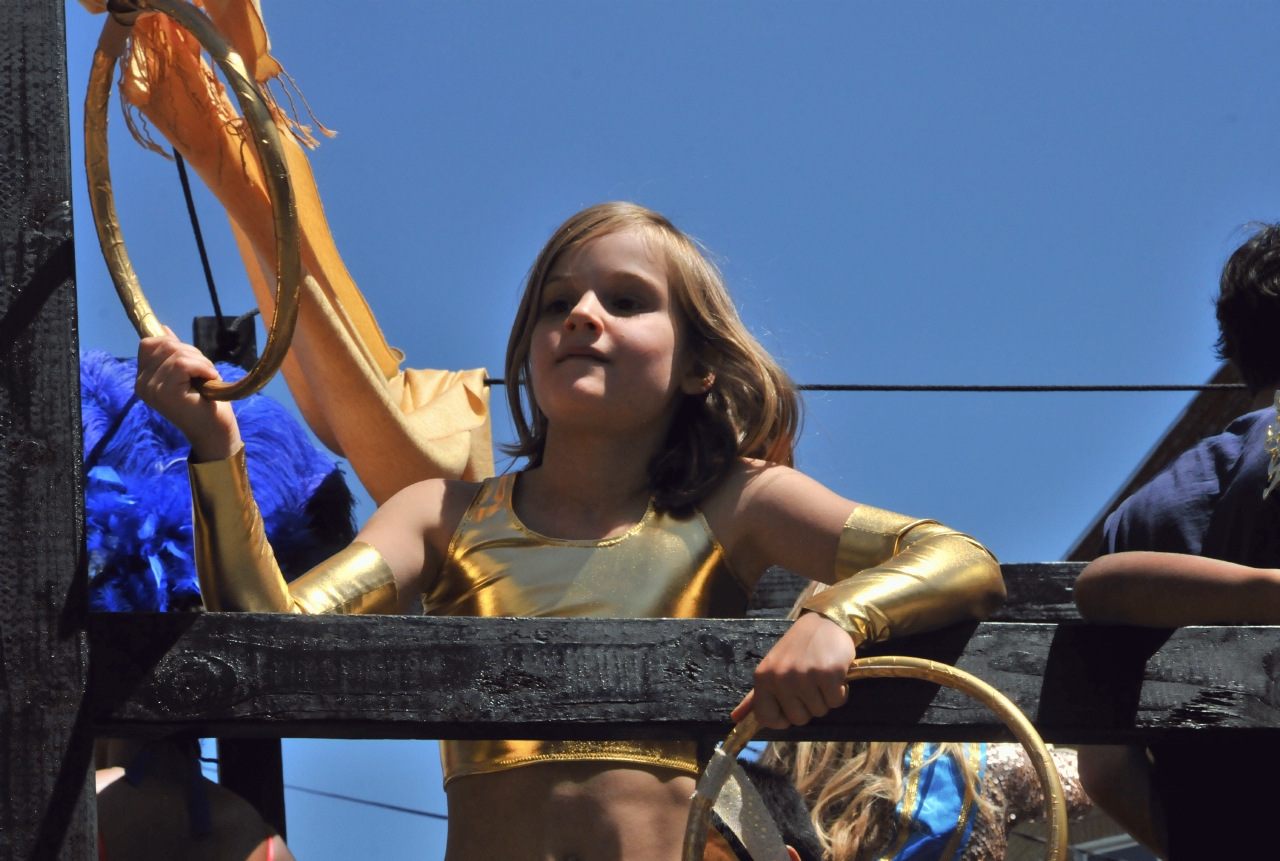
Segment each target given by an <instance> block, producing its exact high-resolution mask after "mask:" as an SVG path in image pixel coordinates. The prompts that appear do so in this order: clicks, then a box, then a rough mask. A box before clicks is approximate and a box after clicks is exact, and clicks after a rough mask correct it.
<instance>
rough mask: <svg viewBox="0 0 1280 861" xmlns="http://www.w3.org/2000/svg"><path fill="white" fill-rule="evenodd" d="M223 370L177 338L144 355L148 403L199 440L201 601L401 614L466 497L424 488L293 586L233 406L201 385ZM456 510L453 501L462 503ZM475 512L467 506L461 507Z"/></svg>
mask: <svg viewBox="0 0 1280 861" xmlns="http://www.w3.org/2000/svg"><path fill="white" fill-rule="evenodd" d="M217 378H218V372H217V370H216V369H215V368H214V366H213V363H211V362H210V361H209V360H208V359H206V358H205V357H204V356H203V355H202V354H200V352H199V351H198V350H196V349H195V348H194V347H192V346H190V345H188V344H183V343H181V342H180V341H178V339H177V338H176V337H175V336H174V335H173V333H172V332H170V333H169V334H168V335H167V336H164V337H159V338H147V339H145V340H143V341H142V343H141V345H140V346H139V348H138V380H137V385H136V391H137V393H138V395H139V397H140V398H141V399H142V400H143V401H144V402H146V403H147V404H148V405H149V406H151V407H152V408H154V409H155V410H156V411H157V412H159V413H160V414H161V415H163V416H164V417H165V418H166V419H168V420H169V421H170V422H172V423H173V424H174V425H175V426H176V427H177V428H178V429H179V430H180V431H182V433H183V434H184V435H185V436H186V437H187V439H188V440H189V441H190V442H191V456H190V458H189V461H188V468H189V471H190V475H191V492H192V502H193V506H192V508H193V510H192V526H193V532H194V536H193V537H194V540H195V552H196V570H197V573H198V575H199V578H200V590H201V596H202V598H203V599H204V603H205V607H206V608H207V609H209V610H223V611H228V610H230V611H235V610H242V611H257V612H284V613H290V612H292V613H335V612H336V613H394V612H397V611H399V610H402V609H404V608H405V606H406V605H407V604H408V602H409V600H410V599H412V597H413V596H414V595H415V594H417V592H418V591H420V585H421V579H422V576H423V572H424V570H427V569H430V570H435V569H434V568H432V567H431V566H432V563H433V561H434V563H435V568H438V567H439V561H438V559H435V558H434V557H436V556H438V555H439V554H438V553H436V552H435V545H436V542H435V541H434V540H433V539H434V538H435V537H436V536H435V534H434V533H435V532H436V531H438V530H436V529H433V526H439V523H437V522H436V521H439V520H440V518H441V516H442V515H443V512H444V509H445V508H446V507H457V501H458V500H457V497H458V496H459V494H458V493H457V492H450V489H449V488H448V487H446V484H451V483H446V482H439V481H436V482H422V483H421V484H419V485H415V486H413V487H410V488H406V489H405V490H404V491H402V492H401V493H400V494H398V495H397V496H396V497H395V498H393V499H391V500H389V501H388V502H387V503H386V504H385V505H384V506H383V507H382V508H381V509H380V510H379V511H378V512H377V513H376V514H375V515H374V517H373V518H371V519H370V522H369V524H368V525H366V527H365V528H364V529H363V530H361V532H360V534H359V535H358V536H357V538H356V541H355V542H354V543H353V544H351V545H350V546H349V547H348V548H346V549H345V550H343V551H342V552H340V553H338V554H337V555H335V556H334V557H332V558H331V559H329V560H327V561H325V562H323V563H321V564H320V565H318V566H316V567H315V568H313V569H312V570H311V571H309V572H307V573H306V574H304V575H302V576H301V577H299V578H298V579H297V580H295V581H294V582H293V583H292V584H286V583H285V580H284V577H283V576H282V574H281V572H280V569H279V567H278V565H277V564H276V559H275V554H274V553H273V552H272V549H271V545H270V544H269V543H268V542H267V538H266V531H265V529H264V526H263V523H262V516H261V514H260V513H259V511H258V506H257V503H256V502H255V501H254V499H253V494H252V492H251V490H250V487H249V477H248V472H247V470H246V465H245V452H244V447H243V445H242V444H241V442H240V433H239V429H238V427H237V425H236V420H235V415H234V413H233V412H232V410H231V406H230V404H227V403H223V402H213V401H209V400H206V399H205V398H203V397H201V396H200V394H199V393H198V392H196V391H195V390H194V388H193V387H192V381H193V380H196V379H217ZM447 503H453V505H452V506H449V505H447ZM461 505H462V508H463V509H465V506H466V502H465V501H464V502H462V503H461Z"/></svg>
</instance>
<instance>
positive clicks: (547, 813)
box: [137, 203, 1004, 861]
mask: <svg viewBox="0 0 1280 861" xmlns="http://www.w3.org/2000/svg"><path fill="white" fill-rule="evenodd" d="M216 377H217V372H216V371H215V370H214V368H213V365H212V364H210V363H209V362H208V361H207V360H206V359H204V357H203V356H201V355H200V354H199V353H198V352H197V351H196V350H195V349H194V348H192V347H190V346H187V345H184V344H181V343H179V342H178V340H177V339H176V338H175V337H173V336H172V335H169V336H167V337H162V338H152V339H147V340H145V341H143V342H142V346H141V347H140V349H139V362H138V384H137V391H138V394H139V395H140V396H141V397H142V398H143V399H144V400H145V401H146V402H147V403H149V404H151V405H152V406H153V407H154V408H155V409H156V410H158V411H159V412H161V413H162V414H163V415H165V416H166V417H168V418H169V419H170V420H171V421H172V422H173V423H174V424H175V425H177V427H178V428H179V429H180V430H182V432H183V433H184V434H185V435H186V436H187V438H188V439H189V440H190V441H191V458H190V470H191V483H192V493H193V497H194V513H195V516H194V520H195V540H196V554H197V559H198V569H199V573H200V580H201V591H202V594H203V599H204V602H205V606H206V607H207V608H208V609H210V610H253V611H278V612H302V613H323V612H343V613H397V612H404V611H406V610H407V609H408V608H409V606H410V603H411V602H412V601H414V600H416V599H417V598H418V596H421V600H422V602H423V605H424V607H425V609H426V612H427V613H429V614H433V615H455V616H467V615H476V616H592V617H606V618H608V617H614V618H617V617H706V616H740V615H742V614H743V613H744V611H745V609H746V606H747V602H748V599H749V597H750V595H751V591H752V589H753V587H754V586H755V584H756V582H757V580H758V579H759V577H760V576H761V574H763V572H764V571H765V569H767V568H768V567H769V566H771V565H782V566H785V567H786V568H789V569H790V570H792V571H795V572H797V573H799V574H802V575H804V576H807V577H810V578H812V579H814V580H817V581H820V582H823V583H832V584H835V585H834V586H833V587H832V588H830V589H827V590H825V591H824V592H822V593H821V594H819V595H816V596H815V597H813V598H812V599H810V600H809V601H808V602H807V603H806V605H805V609H806V612H805V613H804V614H803V615H802V616H801V617H800V618H799V619H798V620H797V621H796V622H795V623H794V625H793V626H792V627H791V629H790V630H789V631H788V632H787V634H786V635H785V636H783V637H782V639H781V640H779V641H778V643H777V644H776V645H775V646H774V648H773V649H772V650H771V651H770V652H769V654H768V655H766V657H765V658H764V660H763V661H761V663H760V665H759V667H758V669H757V670H756V673H755V680H754V681H755V688H754V690H753V691H752V692H751V693H749V694H748V695H747V697H746V698H745V699H744V700H743V701H742V702H741V703H740V704H739V705H738V707H737V708H736V709H735V710H734V712H733V717H734V719H735V720H738V719H741V718H742V717H743V716H744V715H746V714H747V713H748V712H750V711H752V710H754V711H755V713H756V715H757V717H758V718H759V720H760V722H761V724H762V725H763V726H765V727H769V728H773V729H784V728H786V727H787V726H790V725H793V724H804V723H806V722H808V721H809V720H810V719H811V718H813V717H816V716H820V715H823V714H826V713H827V711H829V710H830V709H832V708H835V707H837V706H839V705H841V704H842V703H843V702H844V701H845V696H846V687H845V682H844V674H845V671H846V669H847V668H848V666H849V663H850V661H851V660H852V659H853V657H854V655H855V650H856V647H857V646H858V645H859V644H861V643H863V642H868V641H871V642H878V641H881V640H884V639H886V638H888V637H890V636H897V635H900V634H905V633H909V632H915V631H921V630H926V629H929V628H934V627H938V626H941V625H946V624H949V623H951V622H955V621H958V620H961V619H969V618H982V617H983V616H984V615H986V614H987V613H989V612H990V611H991V610H992V609H994V608H995V607H996V606H998V605H999V604H1000V602H1001V601H1002V600H1003V597H1004V585H1003V582H1002V581H1001V578H1000V569H999V566H998V565H997V563H996V561H995V559H994V558H993V557H992V556H991V554H990V553H988V552H987V551H986V550H985V549H984V548H983V547H982V546H981V545H980V544H978V543H977V542H976V541H974V540H973V539H971V538H969V537H967V536H965V535H962V534H960V533H957V532H954V531H952V530H950V529H947V528H945V527H943V526H941V525H939V524H938V523H937V522H935V521H931V520H920V519H916V518H911V517H904V516H902V515H897V514H892V513H889V512H886V511H881V510H878V509H874V508H870V507H868V506H862V505H857V504H855V503H853V502H850V501H849V500H846V499H843V498H841V497H840V496H838V495H836V494H835V493H832V492H831V491H830V490H827V489H826V488H825V487H823V486H822V485H820V484H818V483H817V482H816V481H813V480H812V479H810V478H807V477H805V476H804V475H802V474H800V473H798V472H796V471H795V470H793V469H791V468H790V464H791V463H792V447H793V444H794V441H795V435H796V432H797V427H798V425H799V404H798V401H797V397H796V393H795V389H794V387H793V386H792V384H791V382H790V381H789V380H788V379H787V377H786V376H785V374H783V372H782V371H781V370H780V369H779V368H778V366H777V364H776V363H775V362H774V361H773V359H772V358H771V357H770V356H769V355H768V354H767V353H766V352H765V351H764V349H763V348H762V347H761V346H760V345H759V344H758V343H756V341H755V340H754V339H753V338H752V337H751V335H750V334H749V333H748V332H747V331H746V328H745V327H744V326H743V325H742V322H741V321H740V320H739V319H738V315H737V312H736V310H735V309H734V307H733V303H732V301H731V300H730V298H729V295H728V292H727V290H726V289H725V286H724V284H723V281H722V279H721V277H720V274H719V272H717V271H716V269H715V267H714V266H712V265H711V264H710V263H709V262H708V261H707V260H706V259H705V258H704V257H703V256H702V254H701V253H699V251H698V249H697V247H696V246H695V245H694V243H693V242H692V241H690V239H689V238H688V237H686V236H685V235H684V234H683V233H681V232H680V231H679V230H677V229H676V228H675V227H674V226H673V225H672V224H671V223H670V222H669V221H667V220H666V219H665V218H663V217H662V216H660V215H658V214H656V213H654V212H651V211H649V210H647V209H644V208H642V207H639V206H635V205H632V204H625V203H609V204H603V205H600V206H595V207H592V208H590V209H587V210H585V211H583V212H580V213H578V214H577V215H575V216H573V217H572V218H570V219H569V220H568V221H567V222H565V224H563V225H562V226H561V227H560V228H559V229H558V230H557V231H556V232H555V234H554V235H553V236H552V238H551V240H550V241H549V242H548V243H547V245H546V247H545V248H544V249H543V250H542V252H541V253H540V254H539V255H538V259H537V261H536V262H535V263H534V266H533V269H532V271H531V273H530V276H529V280H528V284H527V286H526V290H525V294H524V297H523V299H522V300H521V303H520V309H519V311H518V312H517V317H516V323H515V327H514V328H513V329H512V333H511V338H510V341H509V343H508V347H507V359H506V378H507V381H508V390H507V391H508V399H509V401H510V405H511V410H512V415H513V419H514V423H515V427H516V432H517V434H518V437H519V442H518V444H517V445H515V446H514V447H513V449H512V453H514V454H516V455H519V456H523V457H525V458H527V467H526V468H525V469H524V470H522V471H520V472H517V473H511V474H507V475H503V476H499V477H497V478H493V479H487V480H485V481H483V482H464V481H445V480H431V481H424V482H420V483H417V484H414V485H412V486H410V487H406V488H405V489H404V490H402V491H401V492H400V493H398V494H396V495H395V496H394V497H393V498H391V499H390V500H389V501H388V502H387V503H386V504H384V505H383V506H382V507H381V508H380V509H379V510H378V511H377V512H376V513H375V514H374V516H373V517H372V518H370V520H369V522H368V524H367V525H366V526H365V528H364V529H363V530H362V531H361V532H360V534H359V535H358V536H357V540H356V542H355V543H354V544H352V545H351V546H350V547H349V548H348V549H347V550H345V551H343V552H341V553H339V554H338V555H337V556H335V557H334V558H333V559H331V560H329V561H328V562H326V563H324V564H322V565H320V566H318V567H317V568H315V569H313V570H312V571H311V572H309V573H308V574H306V575H304V576H303V577H301V578H299V579H298V580H296V581H294V582H293V583H292V584H290V585H286V584H285V582H284V580H283V579H282V578H281V577H280V576H279V573H278V571H277V569H276V566H275V563H274V559H273V556H272V552H271V548H270V546H269V545H268V544H267V543H266V539H265V538H264V535H263V531H262V525H261V518H260V517H259V516H258V513H257V507H256V505H255V504H254V502H253V498H252V496H251V495H250V490H249V485H248V480H247V476H246V473H245V466H244V464H245V456H246V455H245V452H244V450H243V447H242V446H241V444H240V438H239V433H238V431H237V428H236V424H235V420H234V416H233V415H232V412H231V409H230V407H229V405H227V404H225V403H215V402H212V401H207V400H204V399H203V398H201V397H200V396H199V395H198V394H197V393H196V392H195V391H194V390H193V389H192V386H191V382H192V380H193V379H209V378H216ZM853 575H857V576H856V577H855V576H853ZM441 757H442V759H443V764H444V772H445V787H446V791H447V794H448V798H449V823H450V828H449V840H448V848H447V851H446V858H447V859H450V861H462V859H473V858H495V859H496V858H502V859H533V858H539V859H541V858H554V859H563V861H568V859H578V861H589V859H606V858H626V859H654V861H659V859H662V861H671V859H675V858H678V857H679V854H680V844H681V835H682V833H683V830H684V825H685V818H686V815H687V811H688V805H689V797H690V794H691V793H692V791H693V788H694V775H696V773H697V768H698V764H697V762H696V756H695V749H694V745H693V743H692V742H687V743H686V742H633V741H625V742H576V741H561V742H533V741H480V742H442V743H441Z"/></svg>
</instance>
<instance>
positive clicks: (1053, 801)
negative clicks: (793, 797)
mask: <svg viewBox="0 0 1280 861" xmlns="http://www.w3.org/2000/svg"><path fill="white" fill-rule="evenodd" d="M848 678H849V681H854V680H857V679H886V678H888V679H923V680H924V681H927V682H933V683H934V684H938V685H942V686H943V687H944V688H951V689H952V690H957V691H960V692H961V693H962V694H965V695H967V696H969V697H971V698H972V699H974V700H976V701H977V702H980V703H982V704H983V705H984V706H986V707H987V708H989V709H991V711H993V712H995V713H996V716H997V717H999V718H1000V719H1001V720H1002V721H1004V723H1005V725H1006V726H1008V727H1009V729H1010V730H1011V731H1012V732H1013V734H1014V736H1016V737H1017V739H1018V741H1019V742H1021V743H1022V747H1023V748H1024V749H1025V750H1026V751H1027V756H1029V757H1030V758H1031V765H1032V766H1033V767H1034V768H1035V770H1036V775H1037V776H1038V777H1039V778H1040V785H1041V786H1042V787H1043V788H1044V807H1045V810H1044V812H1045V817H1046V821H1047V822H1048V823H1049V835H1048V844H1047V846H1046V855H1045V857H1046V859H1047V861H1064V859H1065V858H1066V857H1067V798H1066V795H1065V794H1064V793H1063V791H1062V780H1061V779H1060V778H1059V777H1058V769H1057V767H1056V766H1055V765H1054V764H1053V757H1052V756H1050V755H1049V749H1048V748H1047V747H1045V744H1044V742H1043V741H1042V740H1041V738H1040V734H1039V733H1037V732H1036V730H1035V727H1033V726H1032V725H1031V721H1029V720H1027V716H1026V715H1024V714H1023V713H1022V712H1021V711H1019V709H1018V707H1017V706H1016V705H1014V704H1013V703H1012V702H1010V700H1009V698H1008V697H1006V696H1005V695H1004V694H1002V693H1000V692H999V691H997V690H996V689H995V688H993V687H991V685H989V684H987V683H986V682H984V681H982V680H981V679H979V678H977V677H976V676H972V675H970V674H968V673H966V672H964V671H963V670H958V669H956V668H955V667H953V666H950V665H949V664H939V663H937V662H935V661H927V660H925V659H923V658H903V657H882V658H859V659H858V660H856V661H854V662H853V664H852V666H850V668H849V675H848ZM757 729H759V724H757V723H756V717H755V715H754V714H749V715H747V716H746V718H745V719H743V721H742V722H741V723H739V724H738V725H737V726H736V727H734V729H733V732H731V733H729V737H728V738H727V739H725V742H724V744H723V745H722V746H721V748H722V749H723V751H724V753H725V755H726V756H728V757H730V758H734V759H736V758H737V756H738V754H739V753H741V752H742V749H743V748H744V747H746V746H747V742H749V741H751V738H752V736H754V735H755V734H756V730H757ZM703 790H704V786H703V782H702V781H700V782H699V784H698V791H697V792H696V793H694V796H693V806H692V807H691V808H690V809H689V822H688V825H687V826H686V827H685V832H684V851H683V853H682V855H681V858H682V859H683V861H702V856H703V853H704V852H705V851H706V846H707V828H708V826H709V825H710V824H711V808H712V807H714V806H715V803H716V797H717V796H718V795H719V788H718V787H715V788H712V789H710V790H709V791H707V792H705V793H704V791H703Z"/></svg>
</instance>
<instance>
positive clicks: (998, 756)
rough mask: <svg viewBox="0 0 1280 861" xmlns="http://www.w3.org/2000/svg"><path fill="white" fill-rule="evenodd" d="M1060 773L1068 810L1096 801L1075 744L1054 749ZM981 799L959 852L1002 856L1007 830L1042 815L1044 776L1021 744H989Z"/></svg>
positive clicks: (964, 856)
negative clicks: (1086, 788)
mask: <svg viewBox="0 0 1280 861" xmlns="http://www.w3.org/2000/svg"><path fill="white" fill-rule="evenodd" d="M1050 753H1051V755H1052V756H1053V762H1054V764H1055V765H1056V766H1057V767H1058V775H1059V776H1060V777H1061V778H1062V790H1063V792H1064V794H1065V795H1066V797H1067V814H1068V815H1069V816H1070V817H1071V818H1072V819H1077V818H1079V817H1081V816H1084V815H1085V814H1086V813H1088V812H1089V811H1090V810H1091V809H1092V807H1093V802H1091V801H1090V800H1089V796H1087V795H1085V792H1084V787H1083V786H1082V785H1081V784H1080V770H1079V768H1078V767H1077V765H1076V752H1075V751H1074V750H1053V751H1050ZM982 797H983V800H984V801H986V802H987V804H984V805H981V806H980V807H979V810H978V816H977V818H976V819H975V821H974V824H973V833H972V835H971V836H970V837H969V843H968V845H967V846H965V848H964V851H963V852H961V853H960V859H961V861H1001V859H1003V858H1004V856H1005V850H1006V849H1007V848H1008V845H1009V832H1010V831H1011V830H1013V828H1014V826H1016V825H1019V824H1021V823H1023V822H1028V821H1033V820H1036V819H1039V818H1040V817H1042V816H1043V815H1044V794H1043V793H1042V792H1041V791H1040V779H1039V778H1038V777H1037V776H1036V772H1035V768H1033V767H1032V765H1031V760H1030V759H1029V758H1028V757H1027V753H1026V751H1024V750H1023V749H1022V747H1021V745H1016V744H992V745H988V746H987V773H986V776H985V779H984V780H983V781H982Z"/></svg>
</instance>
